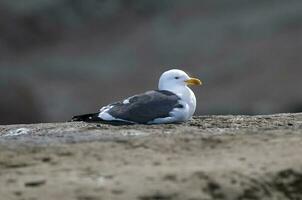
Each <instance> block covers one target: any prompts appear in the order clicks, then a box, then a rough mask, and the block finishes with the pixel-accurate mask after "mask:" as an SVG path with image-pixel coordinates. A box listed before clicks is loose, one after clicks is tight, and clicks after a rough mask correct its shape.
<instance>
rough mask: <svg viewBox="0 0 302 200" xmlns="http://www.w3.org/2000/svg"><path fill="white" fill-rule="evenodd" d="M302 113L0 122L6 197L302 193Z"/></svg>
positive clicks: (83, 199)
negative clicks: (161, 120) (118, 122)
mask: <svg viewBox="0 0 302 200" xmlns="http://www.w3.org/2000/svg"><path fill="white" fill-rule="evenodd" d="M301 144H302V114H278V115H268V116H199V117H195V118H194V119H193V120H192V121H190V122H188V123H184V124H173V125H152V126H146V125H134V126H110V125H103V124H87V123H81V122H80V123H75V122H72V123H56V124H32V125H9V126H0V152H1V153H0V194H1V199H26V200H27V199H45V200H52V199H67V200H68V199H76V200H99V199H100V200H101V199H121V200H124V199H138V200H171V199H179V200H199V199H200V200H201V199H202V200H210V199H229V200H236V199H238V200H239V199H240V200H243V199H295V200H296V199H302V159H301V155H302V145H301Z"/></svg>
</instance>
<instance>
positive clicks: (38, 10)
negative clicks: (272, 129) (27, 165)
mask: <svg viewBox="0 0 302 200" xmlns="http://www.w3.org/2000/svg"><path fill="white" fill-rule="evenodd" d="M0 52H1V53H0V94H1V96H0V124H12V123H33V122H56V121H66V120H69V119H70V118H71V116H73V115H76V114H84V113H89V112H94V111H96V110H97V109H99V108H100V107H101V106H102V105H103V104H107V103H110V102H112V101H116V100H120V99H121V98H123V97H126V96H130V95H133V94H136V93H139V92H144V91H145V90H151V89H155V88H156V87H157V82H158V78H159V76H160V74H161V73H162V72H163V71H165V70H167V69H171V68H179V69H182V70H184V71H186V72H188V73H189V74H191V75H192V76H194V77H199V78H200V79H201V80H203V82H204V86H203V87H195V88H193V90H194V91H195V93H196V96H197V101H198V107H197V111H196V113H197V114H202V115H204V114H266V113H278V112H299V111H302V89H301V85H302V80H301V76H302V1H301V0H288V1H284V0H267V1H263V0H253V1H248V0H219V1H212V0H202V1H198V0H195V1H194V0H26V1H24V0H14V1H11V0H0Z"/></svg>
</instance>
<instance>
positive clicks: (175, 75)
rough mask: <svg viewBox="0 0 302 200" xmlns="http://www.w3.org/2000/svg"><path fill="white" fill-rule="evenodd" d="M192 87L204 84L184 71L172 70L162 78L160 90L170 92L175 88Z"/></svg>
mask: <svg viewBox="0 0 302 200" xmlns="http://www.w3.org/2000/svg"><path fill="white" fill-rule="evenodd" d="M190 85H202V82H201V81H200V80H199V79H197V78H191V77H190V76H189V75H188V74H186V72H184V71H182V70H179V69H171V70H169V71H166V72H164V73H163V74H162V75H161V76H160V79H159V83H158V89H159V90H170V89H172V88H175V87H185V86H190Z"/></svg>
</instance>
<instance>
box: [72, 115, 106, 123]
mask: <svg viewBox="0 0 302 200" xmlns="http://www.w3.org/2000/svg"><path fill="white" fill-rule="evenodd" d="M71 121H72V122H75V121H84V122H99V121H103V120H102V119H101V118H99V113H91V114H85V115H78V116H74V117H72V119H71Z"/></svg>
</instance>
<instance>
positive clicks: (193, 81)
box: [185, 78, 202, 85]
mask: <svg viewBox="0 0 302 200" xmlns="http://www.w3.org/2000/svg"><path fill="white" fill-rule="evenodd" d="M185 82H186V83H187V85H202V82H201V80H199V79H197V78H190V79H188V80H185Z"/></svg>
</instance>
